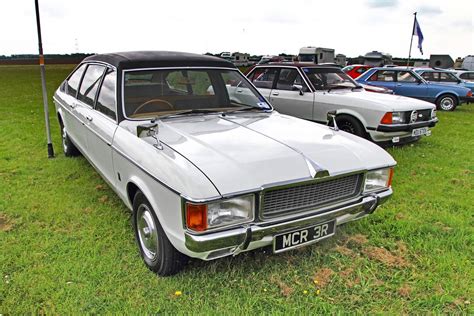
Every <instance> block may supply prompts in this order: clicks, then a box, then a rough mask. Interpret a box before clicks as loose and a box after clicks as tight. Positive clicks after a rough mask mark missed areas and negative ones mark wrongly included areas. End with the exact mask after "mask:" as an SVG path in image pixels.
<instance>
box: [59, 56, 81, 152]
mask: <svg viewBox="0 0 474 316" xmlns="http://www.w3.org/2000/svg"><path fill="white" fill-rule="evenodd" d="M86 68H87V65H86V64H82V65H81V66H79V67H78V68H77V69H76V70H75V71H74V72H73V73H72V74H71V75H70V76H69V78H68V79H67V80H66V82H65V89H64V93H63V94H62V95H61V97H62V98H61V99H62V100H60V101H59V102H60V103H61V107H62V109H63V111H62V113H63V116H62V120H63V124H64V126H65V128H66V131H67V133H68V136H69V138H71V139H72V141H73V142H74V144H75V145H76V147H78V148H79V149H80V150H81V151H84V150H85V149H86V137H85V134H84V131H83V129H84V113H83V110H82V108H81V106H80V104H79V102H78V101H77V92H78V90H79V86H80V84H81V80H82V77H83V75H84V71H85V69H86Z"/></svg>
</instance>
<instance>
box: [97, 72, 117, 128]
mask: <svg viewBox="0 0 474 316" xmlns="http://www.w3.org/2000/svg"><path fill="white" fill-rule="evenodd" d="M109 68H111V69H112V70H113V71H115V78H114V79H115V80H114V81H115V86H114V101H115V120H114V119H112V118H111V117H110V116H107V115H105V114H104V113H102V112H101V111H99V110H97V101H98V100H99V94H100V91H101V90H102V84H103V83H104V79H105V76H106V75H107V67H106V68H105V72H104V74H103V75H102V80H101V81H100V87H99V89H98V90H97V96H96V100H95V102H94V110H95V111H96V112H98V113H100V114H101V115H102V116H104V117H106V118H107V119H109V120H110V121H111V122H114V123H115V124H116V125H118V123H119V122H118V113H117V110H118V106H117V75H118V71H117V69H116V68H115V67H109Z"/></svg>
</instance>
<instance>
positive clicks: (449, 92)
mask: <svg viewBox="0 0 474 316" xmlns="http://www.w3.org/2000/svg"><path fill="white" fill-rule="evenodd" d="M445 95H452V96H453V97H454V98H455V99H456V101H457V103H458V104H459V103H460V99H459V95H458V94H457V93H456V92H454V91H451V90H448V91H441V92H439V93H438V94H437V95H436V100H435V102H438V99H439V98H441V97H442V96H445Z"/></svg>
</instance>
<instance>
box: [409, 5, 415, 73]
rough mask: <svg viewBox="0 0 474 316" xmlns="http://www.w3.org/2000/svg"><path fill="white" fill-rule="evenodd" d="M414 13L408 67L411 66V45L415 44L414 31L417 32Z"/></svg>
mask: <svg viewBox="0 0 474 316" xmlns="http://www.w3.org/2000/svg"><path fill="white" fill-rule="evenodd" d="M413 15H414V16H415V17H414V18H413V28H412V30H411V40H410V51H409V52H408V61H407V68H408V67H409V66H410V57H411V45H412V44H413V33H415V20H416V12H415V13H413Z"/></svg>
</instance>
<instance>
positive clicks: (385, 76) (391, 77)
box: [369, 70, 395, 82]
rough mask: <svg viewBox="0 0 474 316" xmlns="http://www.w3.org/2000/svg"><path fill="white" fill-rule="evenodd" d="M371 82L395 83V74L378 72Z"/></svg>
mask: <svg viewBox="0 0 474 316" xmlns="http://www.w3.org/2000/svg"><path fill="white" fill-rule="evenodd" d="M369 81H386V82H393V81H395V72H394V71H387V70H377V71H376V72H375V73H374V74H372V76H370V78H369Z"/></svg>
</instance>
